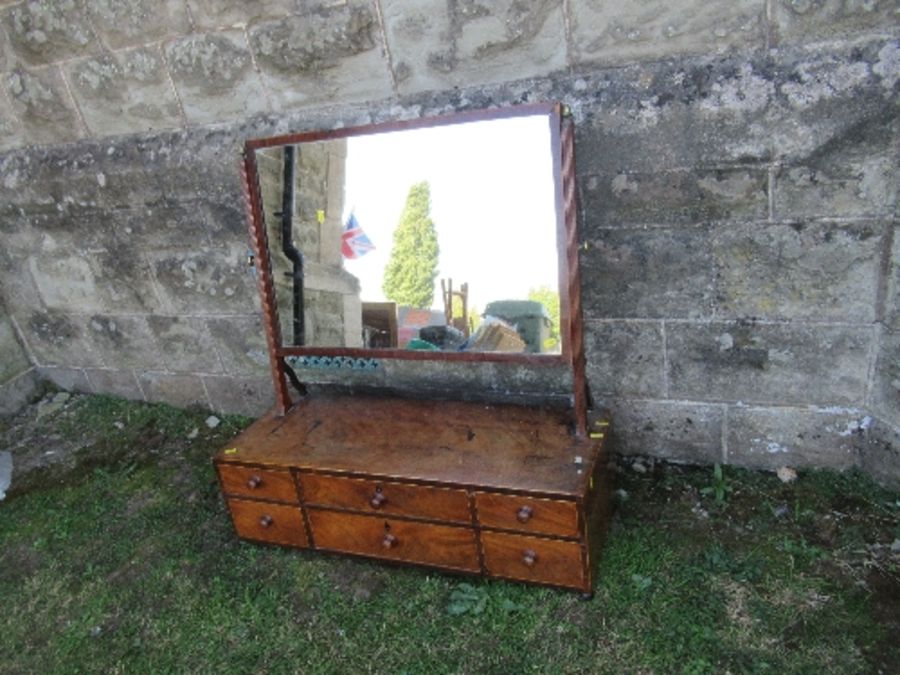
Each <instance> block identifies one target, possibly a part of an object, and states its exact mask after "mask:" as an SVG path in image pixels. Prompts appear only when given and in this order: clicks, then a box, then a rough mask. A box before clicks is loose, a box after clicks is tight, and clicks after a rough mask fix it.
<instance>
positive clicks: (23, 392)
mask: <svg viewBox="0 0 900 675" xmlns="http://www.w3.org/2000/svg"><path fill="white" fill-rule="evenodd" d="M42 385H43V382H42V381H41V378H40V376H39V375H38V371H37V369H36V368H30V369H28V370H26V371H24V372H22V373H19V374H18V375H16V376H15V377H13V378H12V379H9V380H6V381H5V382H3V383H2V384H0V415H14V414H16V413H17V412H19V410H21V409H22V408H23V407H24V406H25V405H27V404H28V403H29V401H31V400H33V399H34V397H35V396H38V395H39V392H40V391H41V388H42Z"/></svg>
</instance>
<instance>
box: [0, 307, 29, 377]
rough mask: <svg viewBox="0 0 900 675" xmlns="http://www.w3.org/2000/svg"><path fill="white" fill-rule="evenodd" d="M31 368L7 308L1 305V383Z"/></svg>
mask: <svg viewBox="0 0 900 675" xmlns="http://www.w3.org/2000/svg"><path fill="white" fill-rule="evenodd" d="M29 368H31V361H29V360H28V356H27V355H26V354H25V350H24V349H23V348H22V345H21V344H19V337H18V336H17V335H16V332H15V330H14V329H13V325H12V322H11V321H10V319H9V317H8V316H7V315H6V310H5V309H4V308H3V306H2V305H0V384H2V383H3V382H6V381H7V380H11V379H12V378H14V377H16V376H17V375H20V374H21V373H23V372H25V371H26V370H28V369H29Z"/></svg>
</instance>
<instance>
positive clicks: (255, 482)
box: [247, 475, 262, 490]
mask: <svg viewBox="0 0 900 675" xmlns="http://www.w3.org/2000/svg"><path fill="white" fill-rule="evenodd" d="M260 485H262V478H260V477H259V476H256V475H253V476H250V480H248V481H247V487H248V488H250V489H251V490H255V489H256V488H258V487H259V486H260Z"/></svg>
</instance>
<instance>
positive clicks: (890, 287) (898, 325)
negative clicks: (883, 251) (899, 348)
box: [879, 221, 900, 333]
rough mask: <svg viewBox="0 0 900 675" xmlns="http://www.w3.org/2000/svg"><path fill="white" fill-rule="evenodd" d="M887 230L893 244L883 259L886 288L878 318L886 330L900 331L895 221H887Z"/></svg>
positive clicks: (899, 248)
mask: <svg viewBox="0 0 900 675" xmlns="http://www.w3.org/2000/svg"><path fill="white" fill-rule="evenodd" d="M888 230H889V231H888V234H889V235H890V236H891V241H893V246H892V248H891V255H890V258H889V259H887V258H886V259H885V260H886V265H885V267H884V269H883V270H882V274H884V276H885V279H886V288H885V293H884V306H883V307H882V308H880V316H879V318H880V319H882V320H883V322H884V325H885V327H886V328H887V329H888V330H890V331H893V332H895V333H900V304H898V303H897V297H898V293H900V232H897V221H894V222H892V223H889V224H888Z"/></svg>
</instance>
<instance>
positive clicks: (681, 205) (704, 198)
mask: <svg viewBox="0 0 900 675" xmlns="http://www.w3.org/2000/svg"><path fill="white" fill-rule="evenodd" d="M581 185H582V188H581V201H582V205H583V207H584V212H585V214H586V218H588V219H590V221H591V224H592V225H605V226H620V225H659V224H675V223H684V224H693V223H699V222H703V221H716V220H742V221H748V220H762V219H765V218H766V217H767V216H768V213H769V196H768V175H767V173H766V171H764V170H751V169H720V170H709V169H699V170H696V171H658V172H640V173H616V174H601V175H595V176H586V177H583V178H582V179H581Z"/></svg>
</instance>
